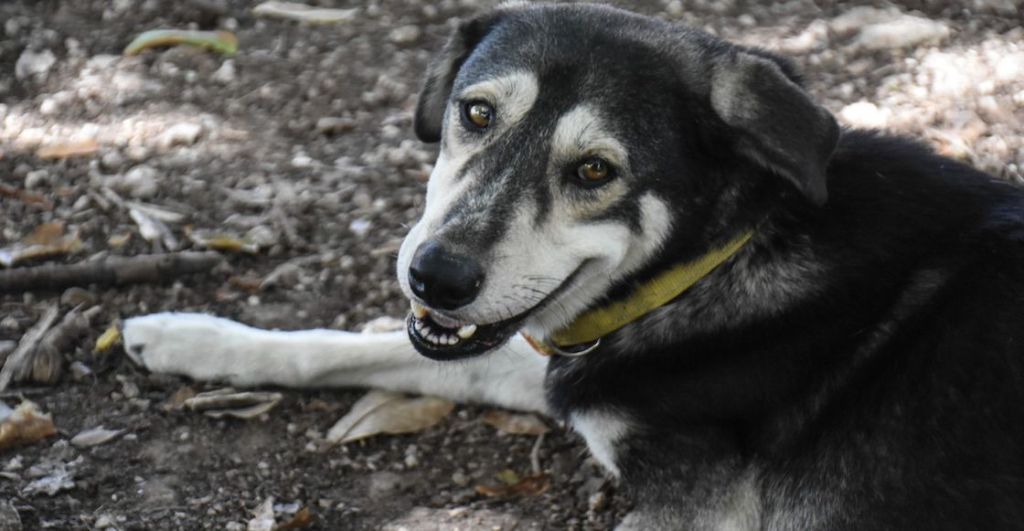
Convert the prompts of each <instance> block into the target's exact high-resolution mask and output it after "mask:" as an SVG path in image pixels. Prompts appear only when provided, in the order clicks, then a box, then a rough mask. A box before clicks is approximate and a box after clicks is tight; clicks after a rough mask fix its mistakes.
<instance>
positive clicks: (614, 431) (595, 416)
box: [569, 410, 630, 477]
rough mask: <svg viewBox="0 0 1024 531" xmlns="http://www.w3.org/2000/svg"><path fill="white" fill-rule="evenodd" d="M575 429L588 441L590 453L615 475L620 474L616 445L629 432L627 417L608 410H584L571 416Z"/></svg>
mask: <svg viewBox="0 0 1024 531" xmlns="http://www.w3.org/2000/svg"><path fill="white" fill-rule="evenodd" d="M569 419H570V421H571V422H572V427H573V429H575V430H576V432H577V433H579V434H580V435H582V436H583V439H584V440H586V441H587V448H589V449H590V454H591V455H593V456H594V459H596V460H597V462H598V463H601V466H603V467H605V468H606V469H608V471H609V472H611V473H612V474H613V475H614V476H616V477H618V476H619V467H618V465H617V464H616V446H617V443H618V442H619V441H621V440H622V439H623V438H625V437H626V435H627V434H628V433H629V429H630V428H629V423H628V422H627V421H626V419H625V418H624V417H623V416H621V415H617V414H615V413H611V412H608V411H600V410H596V411H584V412H577V413H572V414H571V415H570V416H569Z"/></svg>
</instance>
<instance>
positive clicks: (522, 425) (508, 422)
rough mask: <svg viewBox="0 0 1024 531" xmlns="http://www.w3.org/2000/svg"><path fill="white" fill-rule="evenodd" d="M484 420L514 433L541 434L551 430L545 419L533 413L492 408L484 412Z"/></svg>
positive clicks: (503, 430) (500, 429)
mask: <svg viewBox="0 0 1024 531" xmlns="http://www.w3.org/2000/svg"><path fill="white" fill-rule="evenodd" d="M483 421H484V422H486V423H487V424H490V425H491V426H494V427H495V428H497V429H498V431H500V432H502V433H510V434H513V435H541V434H544V433H547V432H549V431H551V428H549V427H548V426H547V425H546V424H544V421H543V420H541V419H540V418H539V417H538V416H537V415H534V414H532V413H510V412H508V411H500V410H491V411H488V412H487V413H484V415H483Z"/></svg>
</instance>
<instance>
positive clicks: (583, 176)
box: [576, 157, 612, 186]
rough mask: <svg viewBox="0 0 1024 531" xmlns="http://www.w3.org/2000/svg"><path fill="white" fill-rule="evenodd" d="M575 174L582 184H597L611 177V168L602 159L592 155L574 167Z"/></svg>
mask: <svg viewBox="0 0 1024 531" xmlns="http://www.w3.org/2000/svg"><path fill="white" fill-rule="evenodd" d="M576 176H577V177H579V180H580V182H582V183H583V184H584V185H588V186H597V185H599V184H603V183H604V182H605V181H607V180H608V179H610V178H611V177H612V168H611V166H610V165H609V164H608V163H607V162H606V161H605V160H604V159H600V158H597V157H593V158H589V159H587V160H584V161H583V163H582V164H580V165H579V167H578V168H576Z"/></svg>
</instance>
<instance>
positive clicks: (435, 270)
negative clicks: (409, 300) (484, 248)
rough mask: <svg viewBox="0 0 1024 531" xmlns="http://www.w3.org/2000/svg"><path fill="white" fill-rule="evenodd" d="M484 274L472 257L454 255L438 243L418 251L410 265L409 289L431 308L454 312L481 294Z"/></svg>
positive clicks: (420, 248)
mask: <svg viewBox="0 0 1024 531" xmlns="http://www.w3.org/2000/svg"><path fill="white" fill-rule="evenodd" d="M483 281H484V271H483V268H481V267H480V263H479V262H477V260H476V259H475V258H473V257H471V256H466V255H461V254H455V253H452V252H450V251H448V250H447V249H445V248H444V247H443V246H442V245H440V244H438V243H436V242H427V243H424V244H423V245H421V246H420V247H419V249H417V250H416V254H415V255H413V257H412V264H411V265H410V266H409V287H410V288H412V292H413V293H415V294H416V296H417V297H419V298H421V299H423V302H425V303H426V304H427V305H428V306H431V307H434V308H439V309H442V310H454V309H456V308H460V307H462V306H465V305H467V304H469V303H471V302H473V300H474V299H476V296H477V295H478V294H479V293H480V287H481V286H482V285H483Z"/></svg>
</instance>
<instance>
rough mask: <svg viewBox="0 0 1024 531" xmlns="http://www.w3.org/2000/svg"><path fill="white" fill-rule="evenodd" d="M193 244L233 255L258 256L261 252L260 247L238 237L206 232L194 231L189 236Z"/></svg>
mask: <svg viewBox="0 0 1024 531" xmlns="http://www.w3.org/2000/svg"><path fill="white" fill-rule="evenodd" d="M188 237H189V239H190V240H192V243H194V244H196V245H198V246H199V247H204V248H206V249H213V250H215V251H228V252H232V253H246V254H256V253H258V252H260V246H259V245H256V244H255V243H253V242H249V241H245V240H243V239H241V238H239V237H237V236H233V235H231V234H222V233H208V232H204V231H198V230H197V231H192V232H190V233H189V235H188Z"/></svg>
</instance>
